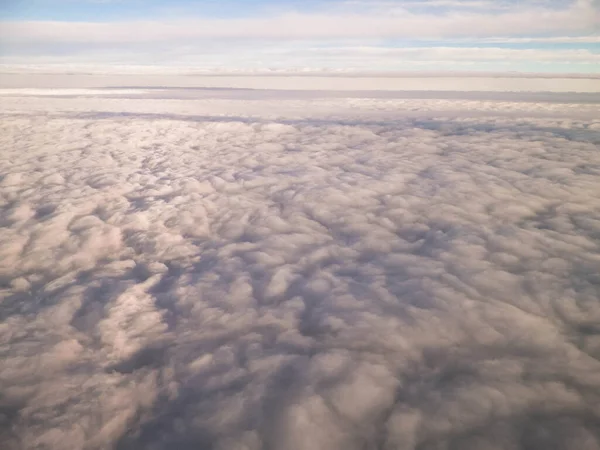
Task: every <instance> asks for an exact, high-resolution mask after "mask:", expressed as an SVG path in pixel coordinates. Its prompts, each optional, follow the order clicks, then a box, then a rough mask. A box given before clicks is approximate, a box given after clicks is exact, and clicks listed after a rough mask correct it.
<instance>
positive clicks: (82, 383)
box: [0, 97, 600, 450]
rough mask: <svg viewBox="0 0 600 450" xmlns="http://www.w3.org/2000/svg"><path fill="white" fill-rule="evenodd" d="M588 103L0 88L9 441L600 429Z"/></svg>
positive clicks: (598, 182)
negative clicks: (27, 93)
mask: <svg viewBox="0 0 600 450" xmlns="http://www.w3.org/2000/svg"><path fill="white" fill-rule="evenodd" d="M4 100H6V101H4ZM274 105H279V106H278V108H277V107H275V106H274ZM234 113H235V115H234ZM548 113H552V115H550V114H548ZM582 113H585V114H582ZM597 113H598V105H597V104H588V105H587V106H584V105H577V104H553V103H512V102H499V101H476V100H468V101H467V100H461V101H452V100H402V99H396V100H389V99H356V98H355V99H344V98H338V99H331V98H329V99H323V100H297V99H296V100H282V99H279V100H277V102H274V101H272V100H269V99H253V100H252V101H248V100H244V99H243V98H237V99H236V98H233V99H232V98H226V99H221V100H219V99H214V98H212V99H203V100H200V99H177V100H169V99H153V100H151V99H133V98H132V99H118V98H115V99H111V98H96V99H90V98H87V99H86V98H51V97H46V98H39V99H38V98H34V97H27V98H25V97H11V98H4V99H3V114H2V116H1V120H0V145H2V148H3V149H4V150H3V152H4V153H3V156H4V158H3V159H2V160H0V173H1V178H0V201H1V203H0V204H1V208H2V209H1V211H2V213H1V214H0V217H1V223H0V226H1V228H0V288H1V290H0V296H1V299H2V300H1V302H0V314H1V317H2V322H0V349H1V351H2V365H1V366H0V387H1V392H2V396H1V397H0V440H1V443H2V446H3V448H8V449H12V448H15V449H17V448H48V449H62V448H65V443H68V446H69V448H74V449H84V448H85V449H103V448H118V449H138V448H145V449H167V448H182V449H186V448H190V449H191V448H206V449H255V450H258V449H290V450H304V449H311V450H315V449H327V450H333V449H363V448H382V449H407V450H408V449H420V450H425V449H427V450H430V449H431V450H433V449H441V448H447V449H459V448H460V449H490V450H491V449H494V450H499V449H505V450H510V449H519V448H528V449H547V448H555V449H565V450H566V449H575V448H577V449H586V450H592V449H598V448H600V440H599V439H600V433H599V432H598V428H597V426H596V425H595V424H597V423H598V421H599V420H600V409H599V408H598V405H600V395H599V392H600V375H599V374H600V362H599V360H600V330H599V329H598V326H597V324H598V322H599V321H600V306H599V304H598V295H599V294H600V280H599V278H598V271H599V269H600V247H599V241H598V237H599V236H600V234H599V233H600V202H599V201H598V199H597V192H599V191H600V155H599V154H598V148H597V146H598V143H599V142H600V121H598V119H597V117H598V114H597Z"/></svg>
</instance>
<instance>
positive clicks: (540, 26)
mask: <svg viewBox="0 0 600 450" xmlns="http://www.w3.org/2000/svg"><path fill="white" fill-rule="evenodd" d="M599 14H600V13H599V12H598V9H597V8H595V7H594V6H593V5H592V3H591V2H589V1H579V2H576V3H574V4H573V5H571V6H570V7H569V8H567V9H562V10H555V9H551V8H542V7H535V6H529V5H528V6H525V7H523V8H520V9H518V10H510V11H506V12H501V13H497V14H485V13H480V12H477V13H475V12H473V13H464V12H463V13H452V14H447V15H439V14H427V13H412V12H410V11H408V10H403V11H399V12H396V13H393V14H387V15H384V14H380V13H378V14H374V13H373V14H370V13H366V14H353V13H341V12H337V13H335V14H331V13H330V14H325V13H288V14H282V15H279V16H274V17H259V18H242V19H195V20H194V19H190V20H179V21H175V20H173V21H164V20H163V21H133V22H127V21H124V22H111V23H92V22H87V23H84V22H51V21H17V22H15V21H5V22H3V24H2V28H3V34H4V36H5V39H4V40H5V42H6V43H19V44H23V43H44V44H49V43H77V44H123V43H149V42H165V41H189V40H190V39H226V38H236V39H237V38H242V39H310V38H390V37H403V38H411V39H438V38H456V37H496V36H519V35H538V34H569V33H578V34H581V33H586V32H594V31H597V27H598V23H599V17H600V16H599Z"/></svg>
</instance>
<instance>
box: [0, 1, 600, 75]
mask: <svg viewBox="0 0 600 450" xmlns="http://www.w3.org/2000/svg"><path fill="white" fill-rule="evenodd" d="M1 5H2V6H0V63H2V64H5V65H6V64H8V65H13V64H18V65H21V64H24V65H32V66H38V65H48V64H60V65H64V64H67V65H69V66H77V65H86V66H95V67H109V68H110V67H116V66H123V65H127V66H131V65H134V66H138V65H143V66H152V67H153V68H155V67H167V68H174V67H176V68H178V67H186V68H191V67H193V68H200V69H216V70H225V71H230V70H272V69H277V70H282V69H284V70H306V69H316V70H320V69H327V70H349V71H352V70H355V71H415V70H416V71H423V70H425V71H469V70H473V71H494V72H509V71H517V72H550V73H552V72H554V73H599V72H600V0H575V1H569V0H562V1H561V0H521V1H516V0H497V1H488V0H387V1H386V0H383V1H377V0H375V1H364V0H356V1H353V0H349V1H337V0H322V1H317V0H305V1H299V0H298V1H295V0H287V1H275V0H254V1H252V0H204V1H199V0H171V1H167V0H3V1H2V2H1Z"/></svg>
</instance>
